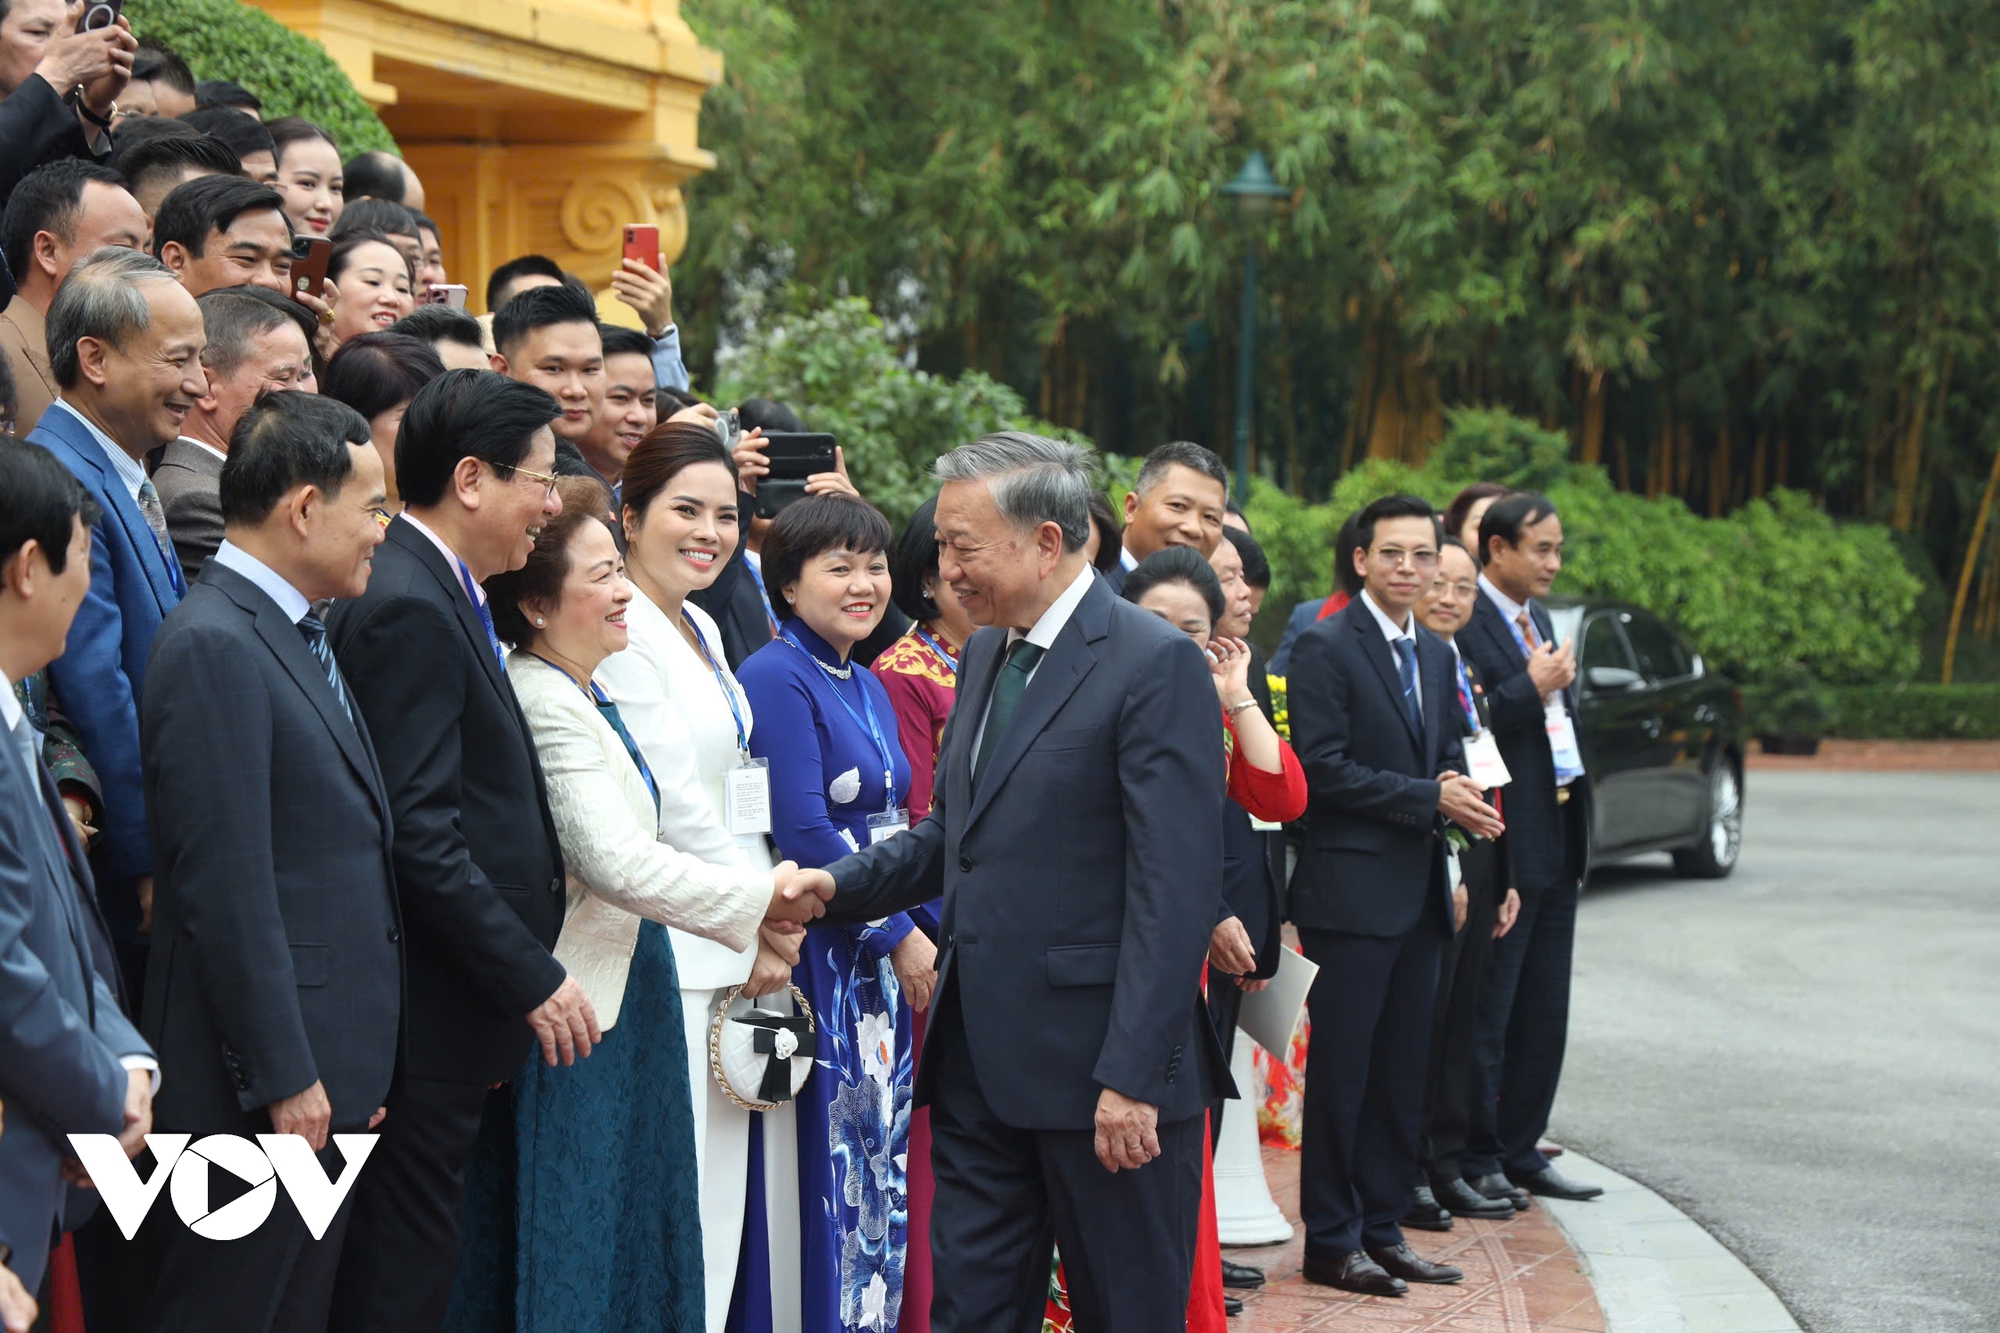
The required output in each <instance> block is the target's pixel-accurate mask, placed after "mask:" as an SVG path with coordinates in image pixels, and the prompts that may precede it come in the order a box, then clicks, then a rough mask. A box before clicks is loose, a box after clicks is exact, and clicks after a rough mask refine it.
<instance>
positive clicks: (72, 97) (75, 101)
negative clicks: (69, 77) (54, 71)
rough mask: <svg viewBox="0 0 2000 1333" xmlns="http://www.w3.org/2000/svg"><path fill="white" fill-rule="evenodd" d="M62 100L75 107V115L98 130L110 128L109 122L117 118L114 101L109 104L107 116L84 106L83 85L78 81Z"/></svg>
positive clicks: (116, 106) (116, 107)
mask: <svg viewBox="0 0 2000 1333" xmlns="http://www.w3.org/2000/svg"><path fill="white" fill-rule="evenodd" d="M63 100H64V101H65V102H68V103H69V104H70V105H71V106H73V107H75V108H76V114H77V115H79V116H82V117H83V118H84V119H85V120H87V121H89V122H90V123H91V124H93V125H95V126H97V128H98V129H100V130H108V129H110V128H111V122H112V121H114V120H116V119H117V118H118V104H117V103H116V102H113V103H112V104H111V114H110V115H108V116H100V115H98V114H97V113H96V112H95V111H92V110H91V109H90V108H89V107H87V106H85V105H84V104H83V85H82V84H80V83H79V84H77V85H76V87H74V88H72V89H70V90H69V92H68V94H67V95H66V96H65V97H64V98H63Z"/></svg>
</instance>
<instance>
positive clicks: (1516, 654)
mask: <svg viewBox="0 0 2000 1333" xmlns="http://www.w3.org/2000/svg"><path fill="white" fill-rule="evenodd" d="M1479 544H1480V546H1481V547H1483V548H1484V549H1483V550H1482V551H1481V552H1480V554H1481V555H1482V556H1483V557H1484V558H1485V568H1484V569H1483V570H1482V571H1481V572H1480V575H1479V597H1478V598H1477V599H1476V601H1475V604H1474V606H1473V610H1472V620H1471V623H1469V624H1468V625H1467V626H1466V627H1465V628H1464V629H1463V630H1461V631H1459V635H1458V645H1459V651H1460V652H1462V653H1464V654H1465V656H1466V659H1467V660H1468V661H1470V662H1471V663H1472V665H1473V666H1474V667H1475V668H1477V669H1478V671H1479V674H1480V675H1481V676H1483V677H1484V678H1485V681H1486V694H1487V698H1488V700H1489V701H1490V703H1491V711H1492V717H1493V738H1494V740H1496V741H1497V742H1499V745H1500V756H1501V758H1503V759H1505V760H1506V761H1507V771H1508V772H1509V773H1510V774H1512V775H1513V778H1514V780H1513V781H1512V782H1510V783H1509V784H1508V785H1507V798H1506V803H1507V821H1508V825H1509V834H1508V838H1507V844H1508V848H1509V852H1510V855H1511V856H1512V858H1513V862H1514V881H1515V884H1516V885H1517V886H1518V887H1519V888H1520V890H1521V915H1520V917H1519V918H1518V919H1517V920H1516V922H1515V924H1514V929H1513V930H1511V931H1509V932H1508V933H1507V936H1506V938H1505V939H1501V940H1497V941H1495V942H1494V945H1493V957H1492V960H1491V961H1490V962H1489V963H1488V964H1487V971H1486V981H1485V985H1484V988H1483V992H1482V994H1481V995H1480V999H1479V1019H1478V1027H1477V1030H1476V1033H1475V1036H1474V1045H1475V1052H1476V1058H1477V1060H1478V1063H1479V1069H1480V1078H1481V1079H1482V1080H1483V1084H1484V1086H1480V1087H1478V1093H1479V1095H1478V1096H1476V1097H1475V1098H1474V1100H1473V1123H1472V1133H1471V1136H1470V1138H1469V1140H1468V1143H1467V1151H1466V1154H1465V1156H1464V1158H1463V1169H1464V1174H1465V1177H1466V1179H1467V1180H1468V1181H1470V1182H1471V1184H1472V1186H1473V1188H1474V1189H1477V1190H1479V1191H1480V1192H1481V1193H1482V1194H1485V1195H1487V1196H1489V1197H1495V1198H1497V1197H1501V1196H1507V1195H1511V1196H1512V1197H1514V1198H1515V1199H1516V1201H1517V1206H1518V1207H1524V1208H1525V1207H1526V1206H1527V1199H1526V1196H1525V1195H1522V1194H1521V1193H1520V1191H1522V1190H1526V1191H1527V1192H1528V1193H1531V1194H1546V1195H1549V1196H1551V1197H1553V1198H1558V1199H1590V1198H1595V1197H1596V1196H1597V1195H1599V1194H1602V1193H1604V1191H1603V1190H1602V1189H1601V1188H1599V1187H1598V1186H1596V1185H1587V1184H1584V1183H1583V1182H1581V1181H1575V1180H1571V1179H1569V1178H1568V1177H1566V1176H1564V1175H1562V1174H1561V1173H1560V1172H1557V1171H1555V1170H1554V1169H1552V1168H1551V1167H1550V1166H1549V1164H1548V1163H1547V1161H1545V1160H1544V1159H1543V1157H1542V1154H1541V1152H1540V1150H1539V1149H1538V1147H1537V1146H1536V1145H1537V1144H1538V1143H1539V1141H1540V1139H1541V1136H1542V1135H1543V1134H1545V1133H1547V1132H1548V1128H1549V1109H1550V1108H1551V1107H1552V1106H1554V1105H1555V1100H1556V1084H1557V1082H1558V1081H1559V1080H1560V1079H1561V1077H1562V1061H1563V1047H1564V1044H1565V1042H1566V1041H1567V1038H1568V1033H1569V979H1570V955H1571V952H1572V949H1573V947H1574V945H1575V943H1576V903H1577V894H1578V893H1579V892H1580V891H1581V889H1582V887H1583V877H1584V873H1585V871H1586V870H1587V869H1588V864H1589V857H1590V840H1589V831H1590V780H1589V778H1588V776H1586V775H1585V773H1584V771H1583V758H1582V755H1581V753H1580V752H1579V750H1578V748H1577V743H1576V654H1575V652H1574V650H1573V649H1572V648H1571V647H1570V646H1569V645H1568V644H1558V643H1557V642H1556V633H1555V625H1554V624H1553V623H1552V622H1551V621H1550V619H1549V613H1548V611H1547V610H1546V609H1545V608H1544V607H1543V606H1542V604H1541V602H1540V601H1538V600H1537V599H1538V598H1542V597H1546V596H1548V592H1549V589H1550V587H1551V586H1553V585H1554V583H1555V579H1556V575H1557V574H1558V573H1559V572H1561V570H1562V552H1563V530H1562V519H1561V517H1560V516H1559V515H1557V513H1556V507H1555V505H1553V504H1551V503H1550V502H1549V500H1548V498H1547V497H1546V496H1541V495H1533V494H1529V493H1527V492H1518V493H1516V494H1513V495H1503V496H1501V497H1500V498H1499V499H1498V500H1495V501H1494V502H1493V504H1492V507H1490V508H1489V509H1487V511H1486V516H1485V517H1484V518H1483V519H1481V520H1480V523H1479Z"/></svg>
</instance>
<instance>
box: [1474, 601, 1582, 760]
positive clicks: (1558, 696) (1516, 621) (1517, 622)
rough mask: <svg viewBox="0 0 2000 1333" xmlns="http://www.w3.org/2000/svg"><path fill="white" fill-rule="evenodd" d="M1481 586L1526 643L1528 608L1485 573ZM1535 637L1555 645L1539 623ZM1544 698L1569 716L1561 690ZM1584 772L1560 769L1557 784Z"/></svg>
mask: <svg viewBox="0 0 2000 1333" xmlns="http://www.w3.org/2000/svg"><path fill="white" fill-rule="evenodd" d="M1479 588H1480V591H1481V592H1484V593H1485V594H1486V596H1487V597H1488V598H1489V599H1491V601H1492V602H1493V605H1494V606H1495V607H1496V608H1497V609H1498V610H1499V612H1500V616H1501V618H1502V619H1504V620H1505V621H1506V622H1507V623H1508V624H1509V625H1510V626H1512V627H1513V630H1514V633H1515V634H1517V635H1520V638H1521V641H1522V642H1523V643H1526V641H1527V635H1525V634H1521V617H1522V616H1523V615H1527V614H1528V608H1527V607H1526V606H1525V605H1523V604H1522V603H1520V602H1517V601H1515V600H1514V599H1513V598H1511V597H1509V596H1508V595H1507V594H1506V593H1504V592H1501V591H1500V589H1499V588H1498V587H1497V586H1496V585H1495V584H1494V582H1493V580H1492V579H1489V578H1487V577H1486V575H1484V574H1481V575H1480V576H1479ZM1528 623H1529V624H1530V625H1534V623H1535V621H1534V617H1533V616H1532V615H1530V616H1528ZM1535 637H1536V638H1538V639H1541V640H1542V641H1543V642H1544V643H1548V644H1550V645H1554V644H1555V642H1556V636H1555V635H1554V634H1549V635H1546V636H1545V635H1543V633H1542V631H1541V627H1540V626H1538V625H1537V626H1536V627H1535ZM1543 698H1544V700H1545V701H1546V703H1547V706H1548V708H1549V709H1550V711H1552V712H1555V713H1559V714H1561V715H1562V716H1564V717H1567V716H1569V702H1568V700H1566V699H1564V698H1563V692H1562V691H1561V690H1551V691H1550V692H1549V693H1548V694H1546V695H1544V696H1543ZM1582 772H1583V770H1581V769H1578V770H1576V771H1575V772H1560V771H1559V772H1558V773H1557V774H1556V785H1557V786H1558V787H1567V786H1569V784H1570V783H1572V782H1574V781H1576V780H1577V778H1578V777H1580V776H1581V775H1582Z"/></svg>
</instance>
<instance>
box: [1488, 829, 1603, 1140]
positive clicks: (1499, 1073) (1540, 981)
mask: <svg viewBox="0 0 2000 1333" xmlns="http://www.w3.org/2000/svg"><path fill="white" fill-rule="evenodd" d="M1561 808H1562V809H1563V811H1564V820H1565V822H1566V821H1567V819H1568V807H1567V806H1565V807H1561ZM1565 831H1566V830H1565ZM1577 894H1578V885H1577V884H1576V883H1575V882H1574V881H1571V882H1569V883H1566V884H1554V885H1542V886H1538V887H1536V888H1533V889H1530V888H1528V887H1527V886H1525V885H1524V886H1522V888H1521V915H1520V916H1519V917H1518V918H1517V919H1516V920H1515V922H1514V929H1513V930H1511V931H1509V932H1508V933H1507V938H1505V939H1503V940H1496V941H1494V945H1493V958H1492V961H1491V962H1490V963H1489V964H1488V966H1487V971H1486V984H1485V986H1484V987H1483V989H1482V990H1481V993H1480V999H1479V1021H1478V1029H1477V1033H1476V1035H1475V1037H1474V1046H1475V1049H1476V1051H1477V1055H1478V1063H1479V1079H1480V1083H1479V1085H1478V1086H1477V1087H1476V1088H1475V1089H1474V1098H1473V1103H1472V1105H1473V1118H1472V1127H1471V1133H1470V1134H1469V1136H1468V1141H1467V1146H1466V1151H1465V1154H1464V1157H1463V1159H1462V1162H1463V1169H1464V1173H1465V1174H1466V1175H1467V1176H1483V1175H1492V1174H1494V1173H1495V1172H1499V1171H1507V1172H1510V1173H1512V1174H1515V1175H1526V1174H1532V1173H1534V1172H1537V1171H1541V1170H1543V1169H1545V1168H1546V1167H1547V1166H1548V1162H1547V1161H1546V1159H1544V1158H1543V1157H1542V1155H1541V1152H1540V1150H1539V1149H1538V1148H1537V1147H1536V1145H1537V1144H1538V1143H1539V1142H1540V1141H1541V1138H1542V1136H1543V1135H1544V1134H1546V1133H1548V1129H1549V1112H1550V1110H1551V1109H1552V1108H1553V1107H1554V1106H1555V1101H1556V1085H1557V1084H1558V1083H1559V1082H1561V1080H1562V1063H1563V1048H1564V1046H1565V1045H1566V1044H1567V1042H1568V1040H1569V984H1570V961H1571V956H1572V954H1573V953H1574V952H1575V945H1576V905H1577Z"/></svg>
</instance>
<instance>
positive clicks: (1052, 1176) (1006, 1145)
mask: <svg viewBox="0 0 2000 1333" xmlns="http://www.w3.org/2000/svg"><path fill="white" fill-rule="evenodd" d="M932 1021H933V1022H934V1023H937V1024H938V1025H939V1028H940V1030H939V1031H937V1032H935V1033H934V1034H933V1035H932V1036H931V1039H930V1042H929V1044H928V1046H927V1048H926V1051H925V1055H926V1058H931V1059H934V1060H935V1062H936V1067H935V1069H934V1071H933V1073H932V1078H933V1079H935V1083H934V1084H933V1092H932V1100H931V1107H930V1111H931V1169H932V1173H933V1175H934V1176H935V1178H936V1187H937V1192H936V1196H935V1203H934V1205H933V1207H932V1211H931V1257H932V1264H933V1266H934V1271H935V1272H936V1273H937V1274H938V1275H939V1277H940V1278H941V1279H942V1280H940V1281H939V1282H938V1283H937V1284H936V1289H935V1292H934V1294H933V1296H932V1301H931V1330H932V1333H1023V1331H1024V1330H1028V1329H1038V1328H1040V1327H1041V1320H1042V1312H1043V1309H1044V1306H1045V1304H1046V1301H1047V1297H1048V1286H1049V1262H1050V1257H1051V1256H1050V1249H1049V1247H1050V1242H1051V1241H1052V1240H1053V1241H1054V1242H1055V1243H1056V1244H1057V1245H1059V1246H1060V1247H1061V1250H1062V1258H1063V1273H1064V1276H1065V1277H1066V1278H1067V1280H1068V1284H1069V1301H1070V1309H1071V1311H1072V1312H1073V1313H1074V1315H1075V1323H1076V1327H1077V1329H1078V1330H1080V1333H1158V1331H1159V1330H1160V1329H1168V1328H1180V1327H1181V1326H1182V1325H1183V1324H1184V1323H1185V1322H1186V1320H1187V1306H1188V1289H1189V1284H1190V1282H1191V1281H1192V1278H1193V1274H1194V1245H1195V1226H1196V1222H1197V1220H1198V1218H1199V1215H1200V1211H1201V1153H1202V1135H1203V1133H1204V1125H1203V1117H1201V1116H1198V1115H1197V1116H1193V1117H1190V1118H1188V1119H1186V1120H1181V1121H1178V1122H1176V1123H1174V1124H1171V1125H1161V1126H1160V1127H1159V1135H1160V1148H1161V1153H1160V1156H1159V1157H1157V1158H1155V1159H1154V1160H1153V1161H1152V1162H1149V1163H1148V1164H1147V1165H1145V1166H1143V1167H1141V1168H1140V1169H1138V1170H1137V1171H1119V1172H1116V1173H1113V1172H1110V1171H1107V1170H1105V1168H1104V1165H1103V1164H1102V1163H1101V1162H1099V1161H1098V1160H1097V1151H1096V1147H1095V1134H1094V1132H1093V1131H1092V1130H1088V1129H1079V1130H1030V1129H1018V1128H1016V1127H1014V1126H1012V1125H1008V1124H1004V1123H1002V1122H1001V1121H1000V1119H999V1118H998V1117H997V1116H995V1115H994V1114H993V1110H992V1108H991V1107H990V1106H989V1105H988V1104H987V1101H986V1096H985V1094H984V1093H983V1092H982V1091H981V1089H980V1086H979V1078H978V1075H977V1073H976V1071H975V1070H974V1069H973V1065H972V1057H971V1054H970V1053H969V1052H968V1051H967V1050H966V1043H965V1031H964V1025H963V1023H962V1022H961V1021H960V1019H959V1015H958V1006H957V1004H956V1002H955V1000H954V999H953V998H952V997H950V996H947V997H946V1002H945V1003H944V1004H942V1005H940V1006H939V1012H936V1013H934V1014H933V1015H932ZM947 1025H948V1026H947Z"/></svg>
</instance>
